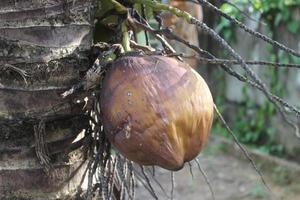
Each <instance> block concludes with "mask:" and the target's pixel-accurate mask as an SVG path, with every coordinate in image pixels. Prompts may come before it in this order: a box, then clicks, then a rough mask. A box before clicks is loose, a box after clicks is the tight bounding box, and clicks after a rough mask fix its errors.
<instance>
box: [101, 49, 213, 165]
mask: <svg viewBox="0 0 300 200" xmlns="http://www.w3.org/2000/svg"><path fill="white" fill-rule="evenodd" d="M213 104H214V103H213V99H212V96H211V93H210V90H209V88H208V86H207V84H206V82H205V81H204V80H203V78H202V77H201V76H200V75H199V74H198V73H197V72H196V71H194V70H193V69H192V68H191V67H189V66H188V65H187V64H185V63H183V62H180V61H178V60H177V59H175V58H169V57H165V56H153V55H152V56H123V57H121V58H119V59H117V60H116V61H114V62H113V63H112V66H111V68H110V69H109V70H108V72H107V75H106V77H105V79H104V82H103V89H102V92H101V111H102V118H103V119H102V120H103V125H104V130H105V132H106V134H107V136H108V138H109V140H110V142H111V143H112V144H113V146H114V147H115V148H116V149H117V150H119V151H120V152H121V154H123V155H124V156H125V157H126V158H128V159H129V160H132V161H134V162H136V163H139V164H142V165H158V166H161V167H163V168H166V169H169V170H179V169H181V168H182V167H183V165H184V163H185V162H188V161H190V160H192V159H194V158H195V157H196V156H197V155H198V154H199V152H200V150H201V149H202V147H203V146H204V144H205V143H206V142H207V139H208V136H209V132H210V128H211V125H212V120H213Z"/></svg>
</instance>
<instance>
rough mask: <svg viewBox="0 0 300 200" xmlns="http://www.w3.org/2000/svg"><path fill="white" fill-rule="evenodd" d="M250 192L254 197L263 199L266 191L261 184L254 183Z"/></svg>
mask: <svg viewBox="0 0 300 200" xmlns="http://www.w3.org/2000/svg"><path fill="white" fill-rule="evenodd" d="M250 194H251V196H253V197H254V198H258V199H265V198H266V197H267V194H268V193H267V191H266V189H265V187H264V186H263V185H262V184H256V185H254V186H253V188H252V190H251V192H250Z"/></svg>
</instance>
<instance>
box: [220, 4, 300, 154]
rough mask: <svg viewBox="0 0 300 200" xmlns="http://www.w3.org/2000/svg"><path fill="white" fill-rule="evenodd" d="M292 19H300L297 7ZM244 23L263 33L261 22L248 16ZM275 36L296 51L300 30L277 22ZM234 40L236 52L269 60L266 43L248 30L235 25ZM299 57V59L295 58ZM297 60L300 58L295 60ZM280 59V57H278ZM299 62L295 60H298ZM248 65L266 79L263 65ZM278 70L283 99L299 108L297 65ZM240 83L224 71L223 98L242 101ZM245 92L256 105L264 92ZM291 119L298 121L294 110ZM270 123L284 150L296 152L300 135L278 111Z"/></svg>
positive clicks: (299, 146)
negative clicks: (282, 88) (235, 41)
mask: <svg viewBox="0 0 300 200" xmlns="http://www.w3.org/2000/svg"><path fill="white" fill-rule="evenodd" d="M292 12H293V15H294V19H299V20H300V9H297V10H294V11H292ZM246 24H247V25H248V26H249V27H251V28H253V29H255V30H258V31H259V32H261V33H265V34H267V33H268V31H267V30H266V28H265V26H264V25H261V24H259V23H257V22H253V21H251V20H246ZM274 34H275V35H276V37H277V40H278V41H279V42H281V43H283V44H285V45H286V46H288V47H290V48H292V49H294V50H297V51H300V33H299V34H292V33H290V32H289V31H288V30H287V29H286V26H285V25H284V24H282V25H280V26H279V27H278V28H277V29H276V33H274ZM236 36H237V38H236V39H237V43H236V45H234V49H236V50H237V52H239V53H240V55H241V56H242V57H243V58H245V59H247V60H269V61H270V53H269V50H268V49H267V45H266V43H264V42H262V40H259V39H256V38H254V37H252V36H249V34H248V33H245V32H244V31H242V30H240V29H238V30H237V31H236ZM298 60H299V59H298ZM299 61H300V60H299ZM280 62H282V61H280ZM298 64H299V63H298ZM234 69H236V70H237V71H239V72H243V70H242V69H241V67H240V66H234ZM252 69H253V70H254V71H255V72H256V73H257V74H259V75H260V77H261V78H262V79H263V80H264V81H265V82H268V81H269V77H268V74H266V67H258V66H253V67H252ZM279 73H280V74H282V75H280V76H279V77H280V78H279V80H278V82H281V83H282V84H283V86H284V89H285V96H284V97H283V98H284V100H286V101H287V102H289V103H290V104H292V105H295V106H298V107H299V108H300V69H289V70H288V71H287V72H286V73H284V71H283V70H279ZM243 86H244V84H242V83H241V82H240V81H238V80H237V79H236V78H234V77H232V76H229V75H227V76H226V90H225V91H226V92H225V93H226V98H227V99H228V100H230V101H232V102H242V101H243V93H242V88H243ZM247 91H248V94H249V95H250V96H251V98H252V99H254V100H255V102H257V103H258V104H259V105H261V104H262V103H263V102H264V101H266V98H265V97H264V95H263V94H262V93H261V92H259V91H258V90H256V89H251V88H250V87H249V88H248V90H247ZM290 117H291V118H292V119H293V120H295V121H297V122H298V124H299V125H300V118H299V117H298V118H296V117H295V114H292V115H291V116H290ZM272 126H273V127H275V128H276V132H277V135H276V140H277V141H279V142H280V143H282V144H283V145H284V146H285V147H286V149H287V151H288V152H289V153H291V154H293V155H296V154H297V153H299V151H300V139H297V138H296V137H295V134H294V133H295V131H294V130H293V129H292V128H291V127H290V126H289V125H287V124H286V123H285V122H283V120H282V118H281V117H279V116H278V115H276V116H274V118H273V119H272Z"/></svg>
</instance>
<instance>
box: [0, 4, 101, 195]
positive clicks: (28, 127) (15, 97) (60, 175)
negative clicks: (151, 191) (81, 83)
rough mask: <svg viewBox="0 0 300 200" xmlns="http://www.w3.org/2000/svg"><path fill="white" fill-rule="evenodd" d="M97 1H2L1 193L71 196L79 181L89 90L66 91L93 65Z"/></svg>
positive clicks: (0, 88)
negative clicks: (68, 93) (85, 101)
mask: <svg viewBox="0 0 300 200" xmlns="http://www.w3.org/2000/svg"><path fill="white" fill-rule="evenodd" d="M94 4H95V2H94V0H70V1H68V0H1V2H0V199H57V198H60V199H64V198H66V197H67V196H71V195H73V194H74V193H75V190H76V188H77V186H79V182H80V180H81V178H82V175H83V171H84V170H85V167H84V166H85V153H84V146H83V144H84V143H85V137H84V131H82V130H83V128H85V127H86V126H87V123H88V118H87V116H86V115H85V113H84V110H83V109H82V108H83V106H84V105H83V104H82V103H78V101H77V100H78V99H82V97H81V96H78V97H77V98H76V99H73V98H72V99H71V98H67V99H63V98H61V93H62V92H63V91H65V90H66V89H68V88H69V87H70V86H71V85H72V84H74V83H76V82H77V81H78V80H79V79H80V77H81V75H82V74H83V73H84V72H85V71H86V70H87V68H88V67H89V66H90V63H89V58H88V50H89V49H90V47H91V44H92V30H93V25H92V24H93V6H94ZM23 70H24V71H26V73H27V74H28V76H26V74H24V73H23V72H24V71H23ZM25 80H26V81H25ZM43 140H44V141H43ZM47 149H48V152H47ZM43 151H44V152H43ZM48 157H49V159H50V161H49V163H51V169H50V170H49V171H48V173H46V172H45V170H46V169H47V164H49V163H47V162H48V160H47V159H48ZM38 158H39V159H38Z"/></svg>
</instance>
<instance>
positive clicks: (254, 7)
mask: <svg viewBox="0 0 300 200" xmlns="http://www.w3.org/2000/svg"><path fill="white" fill-rule="evenodd" d="M231 2H232V3H233V4H234V5H235V6H237V7H238V8H240V10H243V11H244V12H246V13H247V14H249V15H250V16H254V18H258V17H260V19H261V20H262V21H264V22H265V23H266V24H267V27H268V28H269V30H271V31H272V30H276V27H277V26H279V25H284V26H285V27H286V28H287V30H288V31H289V32H291V33H293V34H298V33H300V19H298V18H297V19H294V18H293V15H292V12H293V10H294V8H295V7H296V6H298V7H299V6H300V0H264V1H262V0H253V1H251V4H250V3H249V1H248V0H233V1H231ZM220 9H221V10H222V11H223V12H225V13H227V14H228V15H230V16H232V17H234V18H236V19H238V20H239V21H244V20H245V19H246V17H247V16H245V15H244V14H242V13H241V12H240V11H239V10H238V9H237V8H235V7H233V6H232V5H229V4H226V3H225V4H223V5H222V6H221V7H220ZM255 16H256V17H255ZM257 20H259V19H257ZM216 30H217V31H218V32H219V34H221V35H222V36H223V38H224V39H226V40H227V41H228V42H230V43H231V44H232V43H235V42H237V41H236V36H235V34H236V27H235V26H233V25H232V24H231V23H230V22H229V21H228V20H226V19H224V18H221V19H220V21H219V22H218V24H217V26H216ZM270 36H271V37H274V34H273V33H272V32H271V33H270ZM267 46H268V50H269V52H270V61H273V62H278V61H280V62H282V63H289V62H291V61H292V62H294V63H300V60H299V59H298V58H294V57H291V56H288V55H286V54H284V53H283V52H282V51H275V50H274V49H273V47H272V46H271V45H267ZM286 72H287V70H286V69H280V73H278V69H274V68H266V70H265V71H264V76H265V77H266V78H267V80H268V85H269V88H270V89H271V92H272V93H274V94H277V95H279V96H284V88H283V83H280V82H279V81H278V79H279V78H280V76H284V74H285V73H286ZM222 87H224V86H222ZM220 90H221V91H224V88H221V89H220ZM249 92H250V90H249V88H248V87H244V88H243V96H244V99H243V101H242V102H243V105H241V106H239V107H238V109H237V111H236V113H234V117H231V120H232V121H233V123H232V124H231V126H232V129H233V131H234V132H235V134H237V137H238V138H239V140H240V141H241V142H243V143H245V144H248V145H250V146H252V147H255V148H257V149H259V150H261V151H263V152H267V153H271V154H275V155H279V156H282V155H284V152H285V150H284V147H283V145H281V144H276V142H275V138H274V137H275V129H274V128H273V127H272V126H271V125H272V122H271V120H272V117H273V116H274V115H275V114H276V109H275V107H274V105H273V104H272V103H270V102H269V101H265V102H264V103H262V104H257V102H256V101H254V100H253V99H252V98H251V97H250V95H249ZM224 96H225V95H224V94H218V98H217V99H216V103H217V105H223V107H219V109H220V111H221V112H222V111H224V110H227V108H226V102H225V101H226V100H225V98H224ZM224 105H225V106H224ZM213 131H214V132H217V133H220V134H222V135H224V136H228V134H227V132H226V130H225V129H224V128H223V127H222V125H221V124H219V123H215V125H214V127H213Z"/></svg>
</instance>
